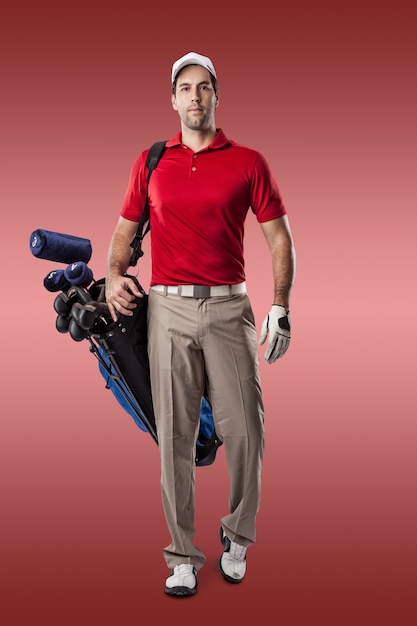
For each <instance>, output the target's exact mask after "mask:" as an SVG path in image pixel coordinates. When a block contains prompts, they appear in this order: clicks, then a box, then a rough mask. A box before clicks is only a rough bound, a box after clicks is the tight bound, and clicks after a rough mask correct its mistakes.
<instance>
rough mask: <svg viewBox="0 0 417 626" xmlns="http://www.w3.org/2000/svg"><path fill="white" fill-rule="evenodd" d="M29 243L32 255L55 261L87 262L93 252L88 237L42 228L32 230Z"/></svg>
mask: <svg viewBox="0 0 417 626" xmlns="http://www.w3.org/2000/svg"><path fill="white" fill-rule="evenodd" d="M29 243H30V251H31V252H32V254H33V256H36V257H38V258H39V259H47V260H48V261H55V262H57V263H74V261H84V262H85V263H88V261H89V260H90V259H91V255H92V252H93V251H92V247H91V242H90V240H89V239H85V238H84V237H76V236H75V235H66V234H64V233H56V232H54V231H51V230H44V229H42V228H38V229H37V230H34V231H33V233H32V234H31V236H30V242H29Z"/></svg>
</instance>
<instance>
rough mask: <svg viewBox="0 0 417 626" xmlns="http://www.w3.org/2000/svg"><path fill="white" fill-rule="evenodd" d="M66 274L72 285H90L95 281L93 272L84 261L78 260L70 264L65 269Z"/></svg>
mask: <svg viewBox="0 0 417 626" xmlns="http://www.w3.org/2000/svg"><path fill="white" fill-rule="evenodd" d="M64 276H65V278H66V280H67V281H68V282H69V283H71V285H77V286H78V287H88V285H89V284H90V283H91V282H92V281H93V272H92V271H91V269H90V268H89V267H88V265H86V263H84V261H76V262H75V263H71V264H70V265H68V267H67V268H66V269H65V270H64Z"/></svg>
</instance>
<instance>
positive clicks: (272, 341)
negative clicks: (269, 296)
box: [259, 304, 291, 363]
mask: <svg viewBox="0 0 417 626" xmlns="http://www.w3.org/2000/svg"><path fill="white" fill-rule="evenodd" d="M268 334H269V337H268V343H267V346H266V351H265V359H266V360H267V361H268V363H274V361H276V360H277V359H280V358H281V357H282V356H284V354H285V353H286V351H287V350H288V346H289V345H290V339H291V323H290V313H289V311H287V310H286V308H285V307H283V306H281V305H279V304H273V305H272V307H271V310H270V311H269V313H268V315H267V316H266V318H265V319H264V321H263V323H262V328H261V334H260V336H259V345H260V346H261V345H262V344H263V343H265V341H266V337H267V335H268Z"/></svg>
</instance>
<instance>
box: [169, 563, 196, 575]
mask: <svg viewBox="0 0 417 626" xmlns="http://www.w3.org/2000/svg"><path fill="white" fill-rule="evenodd" d="M193 573H194V568H193V566H192V565H190V564H189V563H180V564H179V565H176V566H175V567H174V574H176V575H179V576H187V575H188V574H193Z"/></svg>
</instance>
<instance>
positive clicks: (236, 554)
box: [229, 541, 246, 561]
mask: <svg viewBox="0 0 417 626" xmlns="http://www.w3.org/2000/svg"><path fill="white" fill-rule="evenodd" d="M229 554H230V556H231V557H232V558H234V559H236V560H237V561H244V560H245V558H246V548H245V546H241V545H240V543H236V542H235V541H232V542H231V543H230V551H229Z"/></svg>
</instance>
